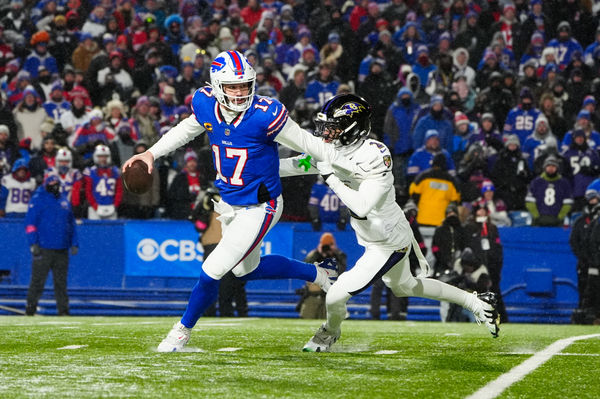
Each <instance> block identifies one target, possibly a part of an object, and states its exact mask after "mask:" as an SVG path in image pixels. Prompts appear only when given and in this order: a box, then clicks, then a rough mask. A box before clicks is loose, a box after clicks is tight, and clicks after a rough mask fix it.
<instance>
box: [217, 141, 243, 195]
mask: <svg viewBox="0 0 600 399" xmlns="http://www.w3.org/2000/svg"><path fill="white" fill-rule="evenodd" d="M212 151H213V153H214V154H215V169H216V170H217V176H218V178H219V179H221V180H222V181H224V182H225V183H229V184H231V185H232V186H243V185H244V179H242V172H243V171H244V166H246V161H247V160H248V150H247V149H246V148H231V147H225V157H226V158H236V157H237V158H238V159H237V161H236V163H235V168H234V169H233V176H231V177H229V178H227V177H226V176H224V175H223V172H221V149H220V148H219V146H218V145H216V144H213V145H212Z"/></svg>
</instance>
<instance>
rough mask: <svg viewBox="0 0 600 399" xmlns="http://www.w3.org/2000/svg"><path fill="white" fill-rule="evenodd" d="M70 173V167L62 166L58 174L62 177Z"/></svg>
mask: <svg viewBox="0 0 600 399" xmlns="http://www.w3.org/2000/svg"><path fill="white" fill-rule="evenodd" d="M68 171H69V167H68V166H67V165H61V166H59V167H58V173H60V174H61V175H66V174H67V172H68Z"/></svg>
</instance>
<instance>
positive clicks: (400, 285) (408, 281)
mask: <svg viewBox="0 0 600 399" xmlns="http://www.w3.org/2000/svg"><path fill="white" fill-rule="evenodd" d="M383 281H384V282H385V284H386V285H387V286H388V287H390V289H391V290H392V292H393V293H394V295H396V296H410V295H411V294H412V292H413V290H414V288H415V287H416V286H417V284H418V281H417V279H416V278H415V277H414V276H412V275H410V276H408V277H407V278H405V279H404V280H401V281H397V282H396V283H392V282H391V281H389V279H388V280H387V281H386V279H385V276H384V280H383Z"/></svg>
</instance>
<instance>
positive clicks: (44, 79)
mask: <svg viewBox="0 0 600 399" xmlns="http://www.w3.org/2000/svg"><path fill="white" fill-rule="evenodd" d="M38 79H39V81H40V82H42V83H43V84H45V85H47V84H48V83H50V81H51V80H52V76H50V75H44V76H40V77H39V78H38Z"/></svg>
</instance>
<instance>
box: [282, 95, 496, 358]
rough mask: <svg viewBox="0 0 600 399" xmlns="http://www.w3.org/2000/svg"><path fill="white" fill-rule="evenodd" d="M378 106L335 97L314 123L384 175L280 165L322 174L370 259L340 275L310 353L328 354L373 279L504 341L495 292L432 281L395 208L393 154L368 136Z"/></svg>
mask: <svg viewBox="0 0 600 399" xmlns="http://www.w3.org/2000/svg"><path fill="white" fill-rule="evenodd" d="M370 116H371V107H370V105H369V104H368V103H367V102H366V101H365V100H364V99H363V98H361V97H358V96H356V95H354V94H342V95H337V96H335V97H333V98H331V99H330V100H329V101H327V103H325V105H324V106H323V108H322V109H321V112H319V113H317V116H316V118H315V125H316V129H315V133H314V134H315V135H316V136H317V137H322V139H323V141H325V142H327V143H333V144H334V145H335V148H336V150H337V151H338V152H339V153H341V154H344V155H345V156H346V157H348V158H350V159H354V160H356V161H357V162H367V163H369V164H370V165H372V166H373V167H374V168H377V166H379V168H378V170H382V172H379V173H376V174H371V175H369V176H353V175H350V174H349V173H347V172H345V171H343V170H340V169H339V167H337V166H336V165H331V164H329V163H327V162H317V163H316V165H315V167H314V168H312V167H311V168H309V169H308V170H302V169H301V168H299V167H298V158H287V159H283V160H281V165H280V174H281V176H292V175H297V174H304V173H313V174H314V173H319V174H321V176H323V179H324V180H325V183H326V184H327V185H329V187H330V188H331V189H332V190H333V191H334V192H335V193H336V194H337V195H338V197H340V199H341V200H342V201H343V202H344V203H345V204H346V206H347V207H348V209H349V211H350V215H351V216H352V219H351V222H350V224H351V225H352V228H353V229H354V230H355V232H356V238H357V241H358V243H359V244H360V245H362V246H363V247H365V252H364V254H363V255H362V256H361V257H360V259H359V260H358V261H357V262H356V264H355V265H354V267H352V268H351V269H350V270H348V271H346V272H344V273H343V274H341V275H340V277H339V278H338V279H337V281H336V282H335V283H334V284H333V285H332V286H331V287H329V290H328V292H327V296H326V304H327V321H326V322H325V323H323V325H322V326H321V327H320V328H319V329H318V331H317V333H316V334H315V335H314V337H313V338H311V339H310V340H309V341H308V343H307V344H306V345H305V346H304V348H303V350H304V351H306V352H326V351H328V350H329V349H330V347H331V345H332V344H334V343H335V342H336V341H337V340H338V338H339V337H340V334H341V324H342V321H343V320H344V319H345V318H346V303H347V302H348V300H349V299H350V298H351V297H352V296H354V295H357V294H359V293H361V292H362V291H364V290H366V289H367V288H368V287H369V286H370V285H371V284H373V282H374V281H376V280H378V279H379V278H381V277H382V278H383V282H384V283H385V285H387V286H388V287H389V288H390V289H391V290H392V292H393V293H394V294H395V295H396V296H398V297H407V296H420V297H424V298H431V299H436V300H441V301H448V302H452V303H456V304H458V305H460V306H463V307H465V308H466V309H469V310H470V311H472V312H473V313H474V314H475V317H476V319H477V320H478V322H480V323H481V322H483V323H485V324H486V326H487V327H488V329H489V331H490V332H491V334H492V336H494V337H497V336H498V332H499V328H498V312H497V311H496V309H495V303H496V298H495V296H494V294H493V293H482V294H479V295H477V294H476V293H475V295H472V294H470V293H468V292H466V291H463V290H461V289H459V288H456V287H453V286H451V285H448V284H445V283H443V282H441V281H439V280H435V279H431V278H427V275H428V274H429V265H428V263H427V261H426V260H425V257H424V256H423V253H422V252H421V250H420V247H419V244H418V243H417V241H416V239H415V238H414V235H413V232H412V229H411V227H410V224H409V223H408V221H407V219H406V217H405V216H404V212H402V209H400V206H398V204H397V203H396V195H395V189H394V177H393V175H392V173H391V171H392V155H391V153H390V150H389V149H388V148H387V147H386V146H385V145H384V144H383V143H380V142H379V141H376V140H373V139H370V138H367V136H368V135H369V133H370V131H371V123H370V120H369V118H370ZM411 250H414V251H415V254H416V255H417V258H418V259H419V265H420V267H421V274H420V275H419V277H416V278H415V277H414V276H413V275H412V273H411V270H410V260H409V254H410V252H411Z"/></svg>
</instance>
